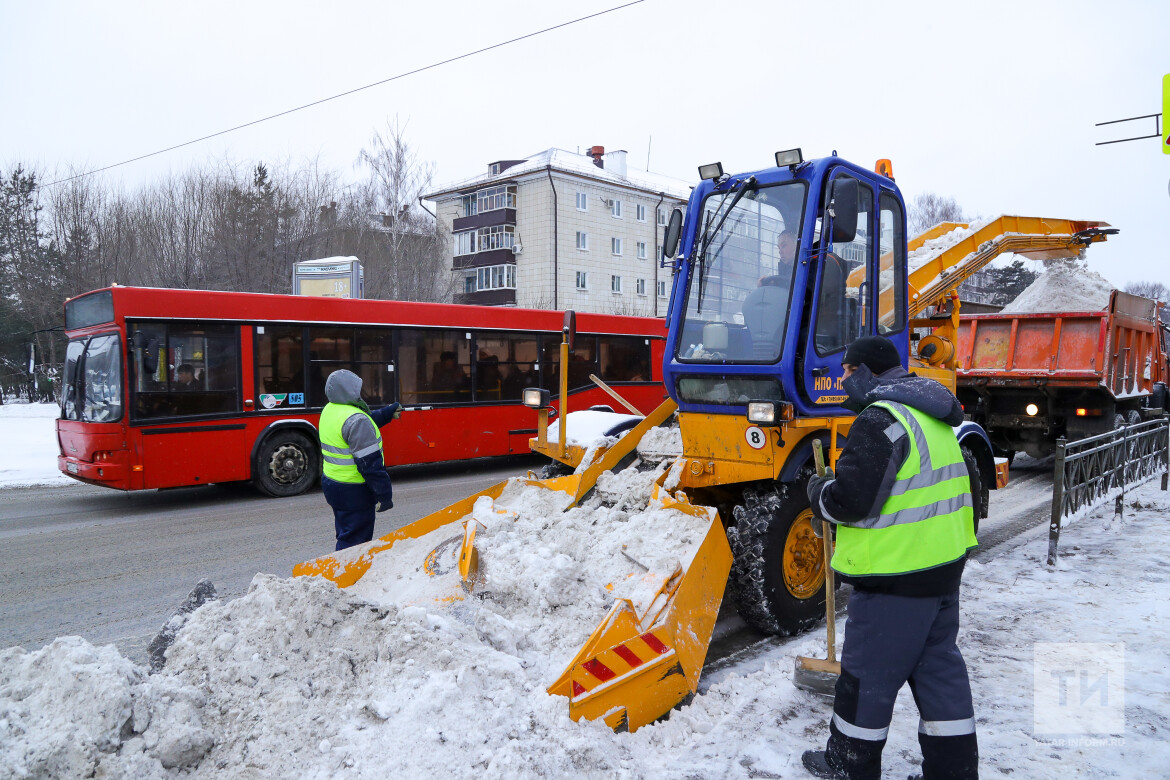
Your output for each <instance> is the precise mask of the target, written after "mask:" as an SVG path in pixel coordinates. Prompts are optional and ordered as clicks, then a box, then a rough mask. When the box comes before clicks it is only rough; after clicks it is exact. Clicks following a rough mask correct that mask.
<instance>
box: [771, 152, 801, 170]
mask: <svg viewBox="0 0 1170 780" xmlns="http://www.w3.org/2000/svg"><path fill="white" fill-rule="evenodd" d="M802 162H804V155H803V154H801V152H800V149H799V148H797V149H788V150H787V151H783V152H776V167H777V168H783V167H784V166H785V165H800V164H801V163H802Z"/></svg>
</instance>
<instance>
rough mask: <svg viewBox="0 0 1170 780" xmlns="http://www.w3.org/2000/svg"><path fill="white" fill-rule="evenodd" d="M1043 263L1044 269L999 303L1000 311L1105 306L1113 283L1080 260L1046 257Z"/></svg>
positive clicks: (1075, 309) (1107, 304)
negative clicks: (1006, 301) (1002, 304)
mask: <svg viewBox="0 0 1170 780" xmlns="http://www.w3.org/2000/svg"><path fill="white" fill-rule="evenodd" d="M1044 265H1045V271H1044V273H1042V274H1040V276H1039V277H1037V279H1036V281H1034V282H1032V284H1031V285H1029V286H1028V288H1027V289H1025V290H1024V291H1023V292H1022V293H1020V294H1019V295H1018V296H1017V297H1016V299H1015V300H1014V301H1012V302H1011V303H1009V304H1008V305H1007V306H1005V307H1003V313H1004V314H1036V313H1041V312H1062V311H1104V310H1105V309H1107V308H1108V307H1109V296H1110V295H1111V294H1112V292H1113V290H1114V289H1115V288H1114V287H1113V283H1112V282H1110V281H1109V280H1108V279H1106V278H1105V277H1103V276H1101V275H1100V274H1098V273H1096V272H1095V271H1090V270H1089V266H1088V265H1087V264H1086V263H1085V262H1084V261H1082V260H1079V259H1077V258H1069V259H1067V260H1047V261H1045V263H1044Z"/></svg>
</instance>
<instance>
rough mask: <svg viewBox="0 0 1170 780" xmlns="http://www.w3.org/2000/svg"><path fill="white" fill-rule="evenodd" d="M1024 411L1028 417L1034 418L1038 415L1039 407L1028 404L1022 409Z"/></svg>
mask: <svg viewBox="0 0 1170 780" xmlns="http://www.w3.org/2000/svg"><path fill="white" fill-rule="evenodd" d="M1024 411H1025V412H1027V413H1028V416H1029V417H1035V416H1036V415H1037V414H1039V413H1040V407H1039V406H1037V405H1036V404H1028V405H1027V406H1025V407H1024Z"/></svg>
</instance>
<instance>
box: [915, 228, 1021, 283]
mask: <svg viewBox="0 0 1170 780" xmlns="http://www.w3.org/2000/svg"><path fill="white" fill-rule="evenodd" d="M997 219H999V217H992V218H991V219H986V220H983V221H981V222H972V223H971V224H970V225H969V226H968V227H965V228H955V229H954V230H952V231H950V232H948V233H943V234H942V235H941V236H938V237H937V238H932V239H930V240H929V241H926V242H925V243H924V244H923V245H922V246H920V247H918V248H917V249H915V250H914V251H913V252H911V253H910V254H909V255H907V257H906V260H907V263H908V265H909V269H910V272H911V273H913V272H914V271H917V270H918V269H919V268H921V267H922V266H924V265H926V264H927V263H929V262H930V261H931V260H933V259H934V258H936V257H938V256H939V255H941V254H942V253H943V252H945V251H946V250H948V249H950V248H951V247H953V246H954V245H955V244H957V243H959V242H960V241H964V240H966V239H967V238H970V237H971V236H973V235H974V234H975V233H977V232H978V231H980V230H982V229H983V228H984V227H986V226H987V225H989V224H991V222H993V221H994V220H997Z"/></svg>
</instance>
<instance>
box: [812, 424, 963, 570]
mask: <svg viewBox="0 0 1170 780" xmlns="http://www.w3.org/2000/svg"><path fill="white" fill-rule="evenodd" d="M873 405H874V406H878V407H881V408H882V409H885V410H886V411H888V412H889V413H890V414H892V415H893V416H894V419H895V420H897V421H898V422H899V423H901V425H902V427H903V428H905V429H906V433H907V434H908V435H909V437H910V452H909V454H908V455H907V456H906V460H905V462H903V463H902V465H901V467H900V468H899V469H898V474H897V478H896V480H895V482H894V486H893V488H892V489H891V491H890V497H889V498H887V499H886V500H885V502H884V503H883V504H882V508H881V510H880V512H879V514H878V516H877V517H868V518H866V519H865V520H863V521H861V522H860V523H857V524H854V525H845V524H840V525H838V526H837V548H836V551H835V552H834V553H833V562H832V566H833V569H834V570H836V571H839V572H841V573H842V574H844V575H846V576H866V575H871V574H879V575H880V574H909V573H911V572H916V571H923V570H925V569H933V568H935V567H938V566H943V565H945V564H948V563H951V562H953V561H957V560H958V559H959V558H962V557H963V555H964V554H965V553H966V552H967V550H969V549H971V548H972V547H975V546H976V545H977V544H978V542H977V541H975V524H974V512H973V508H972V502H971V481H970V475H969V474H968V473H967V466H966V464H965V463H964V462H963V452H962V450H961V449H960V448H959V442H958V440H957V439H956V438H955V432H954V430H953V429H952V428H951V426H949V425H947V424H946V423H945V422H943V421H942V420H938V419H935V418H934V417H931V416H930V415H928V414H924V413H922V412H920V411H918V410H917V409H914V408H911V407H909V406H905V405H904V404H899V403H893V402H891V401H879V402H877V403H875V404H873Z"/></svg>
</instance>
